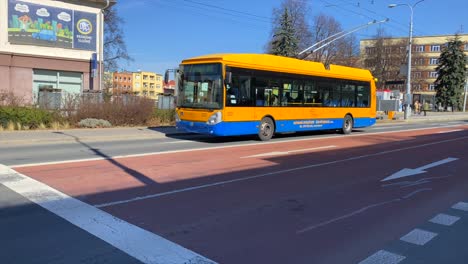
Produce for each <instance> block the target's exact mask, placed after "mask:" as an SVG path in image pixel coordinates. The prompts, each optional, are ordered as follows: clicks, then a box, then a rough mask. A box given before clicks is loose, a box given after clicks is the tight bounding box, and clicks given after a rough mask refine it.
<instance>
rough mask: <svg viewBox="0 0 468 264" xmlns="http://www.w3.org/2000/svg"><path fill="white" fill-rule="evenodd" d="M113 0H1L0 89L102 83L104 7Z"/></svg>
mask: <svg viewBox="0 0 468 264" xmlns="http://www.w3.org/2000/svg"><path fill="white" fill-rule="evenodd" d="M107 4H111V5H112V4H115V0H111V1H106V0H82V1H73V0H27V1H20V0H0V17H1V18H2V19H3V20H2V22H1V23H0V80H1V82H0V91H3V92H13V93H14V94H15V95H17V96H19V97H22V98H23V99H24V100H25V101H26V102H29V103H30V102H35V101H36V100H37V98H38V95H39V93H40V91H43V90H47V91H54V92H56V93H59V94H62V93H63V94H65V93H81V92H83V91H85V90H99V89H100V87H101V86H100V85H99V84H100V81H99V80H100V78H101V77H100V73H99V67H98V65H99V60H100V59H101V58H100V57H99V54H100V48H99V47H100V45H101V43H100V39H101V37H102V30H101V27H100V25H101V20H102V16H101V10H102V9H103V8H105V7H106V6H107Z"/></svg>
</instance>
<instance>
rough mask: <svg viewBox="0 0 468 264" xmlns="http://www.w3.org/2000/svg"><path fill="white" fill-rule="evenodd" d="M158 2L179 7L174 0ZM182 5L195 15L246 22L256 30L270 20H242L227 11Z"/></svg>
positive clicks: (261, 28) (262, 27)
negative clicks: (214, 11)
mask: <svg viewBox="0 0 468 264" xmlns="http://www.w3.org/2000/svg"><path fill="white" fill-rule="evenodd" d="M180 1H184V2H185V0H180ZM158 2H159V3H160V4H162V5H164V6H169V7H172V8H180V7H181V6H180V5H174V0H160V1H158ZM163 2H164V3H163ZM183 7H188V8H186V10H190V12H192V13H194V14H197V15H202V16H205V17H212V18H215V19H218V20H227V21H230V22H235V23H239V24H248V25H249V26H251V27H253V28H255V29H258V30H263V31H264V30H265V29H266V28H265V27H264V26H262V25H265V26H266V24H268V25H270V22H268V23H266V21H259V20H257V19H254V18H251V19H245V18H242V20H237V19H235V18H239V16H237V15H234V14H232V13H228V12H216V13H212V12H208V13H207V12H197V10H196V9H198V11H200V10H203V11H212V10H211V9H209V8H206V7H203V6H196V5H190V4H187V3H185V4H184V6H183ZM194 9H195V10H194ZM220 14H224V15H229V16H232V17H227V16H221V17H219V16H216V15H220ZM255 22H263V23H261V24H262V25H260V24H259V23H255ZM248 29H252V28H248Z"/></svg>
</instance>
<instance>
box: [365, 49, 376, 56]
mask: <svg viewBox="0 0 468 264" xmlns="http://www.w3.org/2000/svg"><path fill="white" fill-rule="evenodd" d="M374 52H375V47H366V54H369V55H371V54H374Z"/></svg>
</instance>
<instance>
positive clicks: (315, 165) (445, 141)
mask: <svg viewBox="0 0 468 264" xmlns="http://www.w3.org/2000/svg"><path fill="white" fill-rule="evenodd" d="M464 139H468V136H466V137H459V138H454V139H448V140H442V141H436V142H431V143H426V144H421V145H417V146H412V147H406V148H399V149H392V150H386V151H382V152H377V153H373V154H367V155H361V156H354V157H351V158H347V159H341V160H334V161H329V162H324V163H318V164H312V165H307V166H302V167H297V168H292V169H286V170H280V171H275V172H269V173H264V174H258V175H253V176H248V177H244V178H237V179H233V180H228V181H221V182H214V183H210V184H205V185H198V186H193V187H188V188H184V189H178V190H173V191H168V192H164V193H156V194H150V195H145V196H137V197H135V198H132V199H127V200H122V201H115V202H109V203H104V204H98V205H95V206H96V207H106V206H111V205H118V204H123V203H129V202H134V201H140V200H146V199H151V198H156V197H161V196H166V195H171V194H175V193H181V192H187V191H193V190H199V189H205V188H208V187H213V186H218V185H224V184H228V183H235V182H241V181H248V180H253V179H257V178H263V177H266V176H271V175H277V174H281V173H287V172H293V171H298V170H304V169H310V168H315V167H321V166H326V165H332V164H336V163H342V162H346V161H353V160H358V159H363V158H369V157H375V156H381V155H386V154H389V153H394V152H399V151H403V150H409V149H417V148H422V147H427V146H432V145H437V144H442V143H447V142H452V141H458V140H464Z"/></svg>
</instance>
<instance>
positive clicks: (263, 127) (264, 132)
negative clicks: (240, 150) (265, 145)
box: [258, 117, 275, 141]
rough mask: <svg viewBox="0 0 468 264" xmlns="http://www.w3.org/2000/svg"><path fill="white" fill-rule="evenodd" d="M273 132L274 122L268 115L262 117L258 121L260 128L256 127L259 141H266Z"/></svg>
mask: <svg viewBox="0 0 468 264" xmlns="http://www.w3.org/2000/svg"><path fill="white" fill-rule="evenodd" d="M273 134H275V123H274V122H273V120H272V119H271V118H269V117H264V118H263V119H262V121H261V122H260V128H259V129H258V137H259V138H260V140H261V141H268V140H270V139H271V138H272V137H273Z"/></svg>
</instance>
